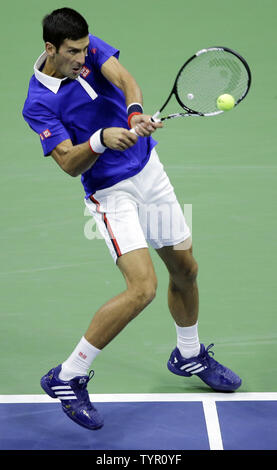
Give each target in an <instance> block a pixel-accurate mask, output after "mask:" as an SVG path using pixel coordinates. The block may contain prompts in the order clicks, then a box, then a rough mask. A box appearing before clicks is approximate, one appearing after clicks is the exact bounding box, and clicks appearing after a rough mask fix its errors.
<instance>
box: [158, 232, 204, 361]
mask: <svg viewBox="0 0 277 470" xmlns="http://www.w3.org/2000/svg"><path fill="white" fill-rule="evenodd" d="M156 251H157V253H158V255H159V256H160V258H161V259H162V260H163V262H164V263H165V265H166V267H167V269H168V273H169V286H168V307H169V311H170V313H171V315H172V317H173V319H174V322H175V326H176V332H177V346H178V348H179V350H180V352H181V353H182V355H183V357H186V358H189V357H192V356H197V355H198V354H199V351H200V343H199V338H198V312H199V294H198V285H197V273H198V265H197V262H196V260H195V258H194V257H193V254H192V244H191V237H189V238H187V239H186V240H184V241H183V242H181V243H179V244H177V245H176V246H165V247H163V248H160V249H157V250H156Z"/></svg>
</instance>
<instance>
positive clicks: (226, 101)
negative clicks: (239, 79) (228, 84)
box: [216, 93, 235, 111]
mask: <svg viewBox="0 0 277 470" xmlns="http://www.w3.org/2000/svg"><path fill="white" fill-rule="evenodd" d="M216 104H217V107H218V109H220V111H229V110H230V109H233V107H234V106H235V98H234V97H233V96H232V95H228V94H227V93H225V95H220V96H219V97H218V98H217V101H216Z"/></svg>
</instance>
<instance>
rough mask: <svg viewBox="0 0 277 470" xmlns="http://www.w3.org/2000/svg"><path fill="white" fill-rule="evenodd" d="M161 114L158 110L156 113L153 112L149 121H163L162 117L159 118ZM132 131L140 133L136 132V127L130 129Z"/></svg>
mask: <svg viewBox="0 0 277 470" xmlns="http://www.w3.org/2000/svg"><path fill="white" fill-rule="evenodd" d="M159 115H160V111H157V112H156V113H155V114H153V116H152V117H151V118H150V119H149V121H151V122H161V120H160V119H157V118H158V116H159ZM130 132H132V134H136V135H138V134H137V133H136V131H135V128H134V127H133V128H132V129H130Z"/></svg>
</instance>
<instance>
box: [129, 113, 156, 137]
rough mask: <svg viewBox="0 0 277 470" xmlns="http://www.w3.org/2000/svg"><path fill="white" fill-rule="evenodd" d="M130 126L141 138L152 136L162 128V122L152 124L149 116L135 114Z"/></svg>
mask: <svg viewBox="0 0 277 470" xmlns="http://www.w3.org/2000/svg"><path fill="white" fill-rule="evenodd" d="M130 124H131V127H132V128H134V130H135V132H136V134H137V135H139V136H141V137H148V136H149V135H151V134H153V132H155V130H156V129H160V128H161V127H163V123H162V122H152V121H151V116H148V115H147V114H136V115H135V116H133V117H132V119H131V122H130Z"/></svg>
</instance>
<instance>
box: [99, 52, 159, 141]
mask: <svg viewBox="0 0 277 470" xmlns="http://www.w3.org/2000/svg"><path fill="white" fill-rule="evenodd" d="M101 72H102V74H103V75H104V77H105V78H106V79H107V80H109V81H110V82H112V83H113V84H114V85H115V86H117V87H118V88H120V90H122V91H123V93H124V95H125V100H126V106H127V107H128V106H129V105H130V104H132V103H139V104H141V106H143V96H142V91H141V88H140V87H139V85H138V84H137V82H136V80H135V78H134V77H133V76H132V75H131V74H130V73H129V72H128V70H127V69H125V67H123V65H121V63H120V62H119V61H118V60H117V59H116V58H115V57H113V56H112V57H110V58H109V59H108V60H107V61H106V62H104V64H103V65H102V67H101ZM150 118H151V116H149V115H147V114H138V115H134V116H133V117H132V119H131V120H130V125H131V127H135V130H136V133H137V134H138V135H140V136H143V137H146V136H149V135H151V134H152V133H153V132H155V130H156V129H157V128H160V127H163V125H162V123H159V122H157V123H156V122H155V123H154V122H150Z"/></svg>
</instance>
